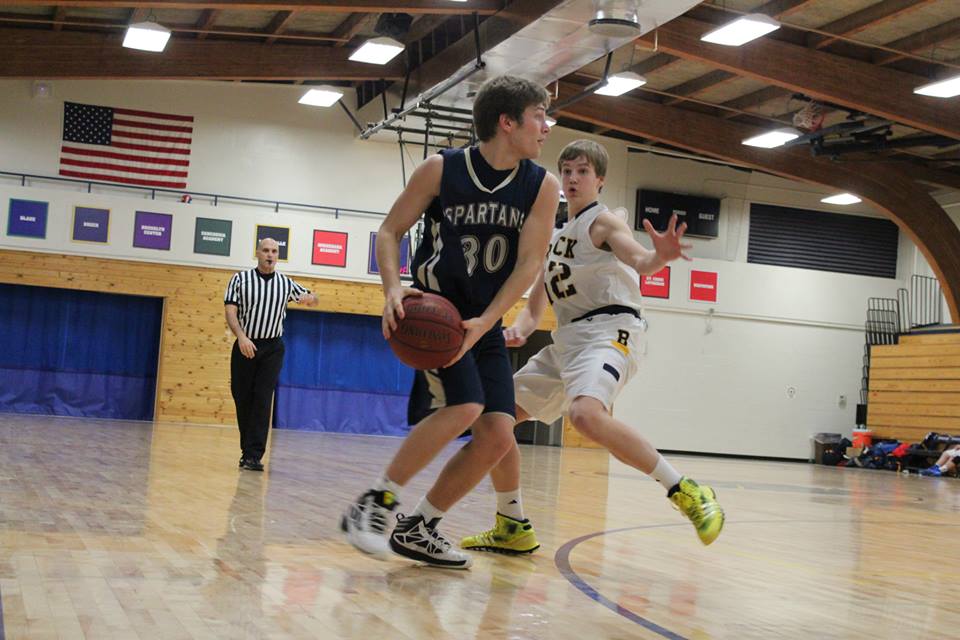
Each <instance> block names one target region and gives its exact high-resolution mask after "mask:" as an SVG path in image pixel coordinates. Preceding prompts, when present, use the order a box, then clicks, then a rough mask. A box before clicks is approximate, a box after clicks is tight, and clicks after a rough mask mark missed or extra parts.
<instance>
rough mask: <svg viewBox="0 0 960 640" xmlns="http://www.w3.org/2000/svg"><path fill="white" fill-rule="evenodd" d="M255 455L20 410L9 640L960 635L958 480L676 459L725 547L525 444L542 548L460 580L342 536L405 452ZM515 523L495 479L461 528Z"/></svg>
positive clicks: (569, 460) (640, 497)
mask: <svg viewBox="0 0 960 640" xmlns="http://www.w3.org/2000/svg"><path fill="white" fill-rule="evenodd" d="M236 443H237V435H236V432H235V430H233V429H226V428H212V427H211V428H207V427H196V426H171V425H169V424H149V423H129V422H115V421H95V420H78V419H64V418H49V417H40V416H17V415H9V414H6V415H0V606H2V608H0V620H2V628H0V629H2V630H0V638H10V639H12V638H29V639H31V640H34V639H42V638H96V639H101V638H122V639H124V640H127V639H131V638H218V639H219V638H230V639H236V638H365V639H376V640H379V639H380V638H384V639H386V638H391V639H392V638H431V639H433V638H456V639H462V638H544V639H547V638H549V639H555V638H591V639H592V638H679V639H691V640H692V639H705V638H730V639H741V638H805V639H814V638H816V639H820V638H876V639H880V638H898V639H900V638H929V637H938V638H946V637H958V636H960V631H958V629H960V590H958V587H957V583H958V579H960V576H958V564H957V558H960V542H958V538H960V536H958V534H960V514H958V510H960V482H958V481H957V480H953V479H932V478H919V477H914V476H910V477H904V476H901V475H897V474H894V473H891V472H876V471H863V470H852V469H851V470H842V469H832V468H825V467H816V466H812V465H805V464H787V463H769V462H757V461H739V460H728V459H711V458H702V457H680V456H676V457H673V458H672V459H673V461H674V463H675V465H676V466H677V467H678V468H679V469H680V470H681V471H683V472H685V473H688V474H689V475H691V476H693V477H695V478H697V479H699V480H701V481H704V482H708V483H710V484H713V486H714V487H716V489H717V490H718V493H719V496H720V498H721V502H722V503H723V505H724V507H725V508H726V511H727V525H726V529H725V531H724V533H723V535H721V537H720V539H719V540H718V541H717V542H716V543H715V544H714V545H712V546H711V547H707V548H705V547H702V546H701V545H700V543H699V542H698V541H697V540H696V538H695V535H694V532H693V530H692V528H691V527H690V525H688V524H687V523H686V522H685V520H683V519H682V518H681V516H680V515H679V514H678V513H676V512H674V511H673V510H672V509H671V508H670V506H669V504H668V502H667V501H666V500H665V499H664V497H663V492H662V490H661V489H660V487H659V486H658V485H657V484H656V483H654V482H653V481H651V480H648V479H646V478H645V477H643V476H642V475H641V474H639V473H637V472H635V471H633V470H631V469H629V468H627V467H625V466H623V465H621V464H620V463H618V462H616V461H613V460H611V459H610V458H609V456H607V455H606V453H604V452H601V451H596V450H587V449H558V448H547V447H524V448H523V453H524V467H523V470H524V485H523V490H524V498H525V503H526V506H527V511H528V515H529V517H531V518H532V520H533V522H534V524H535V525H536V527H537V531H538V534H539V537H540V540H541V543H542V544H543V547H542V548H541V550H540V551H539V552H538V553H537V554H535V555H533V556H530V557H521V558H511V557H502V556H494V555H486V554H477V556H476V562H475V564H474V567H473V569H472V570H470V571H445V570H438V569H431V568H426V567H422V566H416V565H414V564H411V563H409V562H407V561H405V560H402V559H399V558H397V559H394V560H391V561H389V562H379V561H377V560H373V559H370V558H367V557H364V556H361V555H360V554H358V553H357V552H355V551H354V550H353V549H352V548H351V547H349V546H348V545H347V544H345V543H344V542H343V541H342V540H341V538H340V537H339V535H338V531H337V521H338V518H339V514H340V513H341V510H342V509H343V508H344V506H345V504H346V503H347V501H348V500H350V499H351V498H353V497H354V496H355V494H357V493H359V492H360V491H361V490H363V489H364V488H366V486H367V483H368V482H369V481H370V480H371V479H372V478H373V477H374V476H375V475H376V474H377V473H378V472H379V471H380V470H381V468H382V466H383V465H384V464H385V462H386V460H387V458H388V457H389V456H390V455H391V454H392V452H393V451H394V449H395V448H396V447H397V445H398V441H397V440H395V439H389V438H371V437H359V436H345V435H332V434H317V433H298V432H291V431H278V432H274V434H273V442H272V453H271V456H270V457H269V458H268V459H267V460H266V462H267V473H263V474H258V473H256V472H251V471H239V470H238V469H237V466H236V463H237V458H238V452H237V444H236ZM452 451H453V448H452V447H451V448H450V449H448V450H447V451H445V452H444V456H443V457H444V458H445V457H446V456H447V455H449V454H450V453H451V452H452ZM438 465H439V463H435V464H434V465H433V466H432V467H430V468H429V469H428V470H426V471H425V472H424V473H422V474H421V475H420V476H418V477H417V478H416V480H415V481H414V482H413V483H412V484H411V486H409V487H407V488H406V490H405V492H404V494H403V495H401V500H402V501H403V502H404V504H403V505H401V510H402V508H403V507H404V506H407V507H408V508H409V507H410V506H411V505H412V504H413V503H414V502H415V501H416V500H417V499H418V498H419V496H420V495H421V493H422V492H423V490H424V489H426V487H427V483H428V481H429V479H431V478H432V477H433V476H434V474H435V473H436V472H437V470H438V469H439V466H438ZM493 508H494V504H493V494H492V490H491V488H490V486H489V484H488V483H484V484H483V485H481V486H480V487H479V488H478V489H477V491H475V492H474V493H473V494H472V495H471V496H469V497H468V498H467V499H466V500H464V502H463V503H461V504H460V505H458V506H457V507H456V508H455V509H454V510H453V511H452V512H451V513H450V514H449V515H448V517H447V518H446V519H445V520H444V527H443V530H444V531H445V532H446V533H448V534H450V535H451V536H460V535H463V534H467V533H472V532H474V531H477V530H480V529H483V528H486V527H487V526H489V525H490V524H491V522H492V512H493Z"/></svg>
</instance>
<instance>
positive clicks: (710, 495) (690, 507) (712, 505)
mask: <svg viewBox="0 0 960 640" xmlns="http://www.w3.org/2000/svg"><path fill="white" fill-rule="evenodd" d="M667 497H668V498H670V502H672V503H673V506H674V507H676V508H677V509H679V510H680V511H682V512H683V514H684V515H685V516H687V518H689V519H690V522H692V523H693V526H694V527H695V528H696V529H697V535H698V536H699V537H700V542H702V543H703V544H710V543H711V542H713V541H714V540H716V539H717V536H719V535H720V531H721V530H722V529H723V519H724V515H723V509H722V508H721V507H720V503H719V502H717V494H716V492H714V490H713V489H711V488H710V487H708V486H706V485H704V486H700V485H699V484H697V483H696V482H694V481H693V480H691V479H690V478H687V477H686V476H684V477H683V478H680V483H679V484H677V485H676V486H675V487H673V488H672V489H671V490H670V493H668V494H667Z"/></svg>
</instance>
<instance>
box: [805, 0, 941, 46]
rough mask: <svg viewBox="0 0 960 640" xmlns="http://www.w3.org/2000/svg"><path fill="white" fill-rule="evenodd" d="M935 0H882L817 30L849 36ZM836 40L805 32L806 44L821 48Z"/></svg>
mask: <svg viewBox="0 0 960 640" xmlns="http://www.w3.org/2000/svg"><path fill="white" fill-rule="evenodd" d="M935 1H936V0H883V1H882V2H878V3H877V4H872V5H870V6H869V7H865V8H863V9H861V10H860V11H855V12H854V13H851V14H849V15H846V16H843V17H842V18H840V19H838V20H834V21H833V22H831V23H830V24H827V25H825V26H823V27H820V28H819V29H818V31H826V32H827V33H830V34H833V35H834V36H844V37H850V36H852V35H855V34H857V33H860V32H861V31H864V30H866V29H870V28H872V27H875V26H877V25H880V24H883V23H884V22H889V21H890V20H893V19H895V18H897V17H899V16H902V15H904V14H907V13H910V12H911V11H916V10H917V9H921V8H923V7H924V6H926V5H928V4H930V3H931V2H935ZM836 41H837V38H835V37H832V36H827V35H823V34H820V33H809V34H807V46H808V47H811V48H814V49H822V48H824V47H826V46H829V45H831V44H833V43H834V42H836Z"/></svg>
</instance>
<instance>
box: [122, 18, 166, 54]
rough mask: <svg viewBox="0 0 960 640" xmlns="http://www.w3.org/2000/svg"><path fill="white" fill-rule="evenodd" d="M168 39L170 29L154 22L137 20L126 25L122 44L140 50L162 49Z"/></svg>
mask: <svg viewBox="0 0 960 640" xmlns="http://www.w3.org/2000/svg"><path fill="white" fill-rule="evenodd" d="M169 39H170V29H167V28H166V27H164V26H163V25H160V24H157V23H156V22H138V23H137V24H131V25H130V26H129V27H127V33H126V35H124V36H123V46H125V47H126V48H128V49H139V50H141V51H163V49H164V47H166V46H167V40H169Z"/></svg>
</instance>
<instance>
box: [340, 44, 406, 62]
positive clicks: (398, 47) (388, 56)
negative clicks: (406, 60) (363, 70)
mask: <svg viewBox="0 0 960 640" xmlns="http://www.w3.org/2000/svg"><path fill="white" fill-rule="evenodd" d="M401 51H403V45H402V44H400V43H399V42H397V41H396V40H394V39H393V38H373V39H372V40H367V41H366V42H364V43H363V46H362V47H360V48H359V49H357V50H356V51H354V52H353V53H352V54H351V55H350V59H351V60H353V61H354V62H367V63H369V64H387V63H388V62H390V61H391V60H393V59H394V58H395V57H397V54H398V53H400V52H401Z"/></svg>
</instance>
